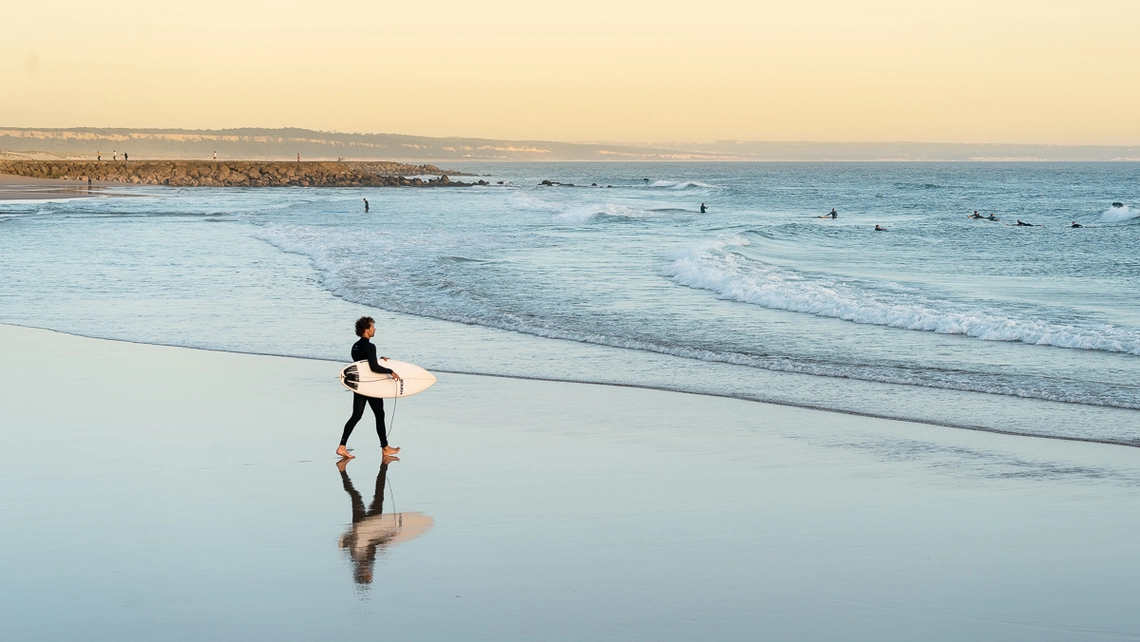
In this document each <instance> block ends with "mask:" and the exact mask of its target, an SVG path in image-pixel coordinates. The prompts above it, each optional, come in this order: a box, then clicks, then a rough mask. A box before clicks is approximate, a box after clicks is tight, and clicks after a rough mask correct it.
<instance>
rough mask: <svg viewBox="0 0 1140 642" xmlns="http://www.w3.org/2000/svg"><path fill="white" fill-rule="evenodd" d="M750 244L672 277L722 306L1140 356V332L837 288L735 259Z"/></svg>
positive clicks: (702, 258) (679, 261) (839, 284)
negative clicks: (726, 303) (726, 302)
mask: <svg viewBox="0 0 1140 642" xmlns="http://www.w3.org/2000/svg"><path fill="white" fill-rule="evenodd" d="M746 245H748V240H747V239H745V238H743V237H740V236H733V237H729V238H727V239H722V240H719V241H713V242H708V243H703V244H700V245H698V246H696V247H694V248H692V249H690V250H688V251H685V252H682V253H681V254H680V255H677V256H675V257H674V260H673V261H672V263H670V264H669V265H668V266H667V267H666V269H665V275H666V276H668V277H671V278H672V279H673V280H674V281H675V282H676V283H678V284H680V285H684V286H687V287H691V288H696V289H702V290H709V291H711V292H714V293H715V294H716V295H717V296H718V297H719V298H721V299H727V300H732V301H740V302H742V303H749V304H753V305H759V306H762V307H765V308H770V309H774V310H788V311H791V312H802V313H806V314H814V315H816V316H821V317H831V318H835V319H842V320H844V321H851V322H854V323H862V324H869V325H879V326H887V327H892V328H900V329H905V330H920V331H926V332H936V333H941V334H961V335H965V336H968V337H974V338H977V339H982V340H985V341H1019V342H1021V343H1026V344H1030V345H1041V346H1054V347H1058V348H1073V349H1081V350H1100V351H1104V352H1117V353H1126V354H1133V355H1140V328H1118V327H1115V326H1111V325H1107V324H1093V323H1090V324H1082V325H1066V324H1058V323H1050V322H1046V321H1039V320H1034V319H1026V318H1019V317H1017V316H1015V315H1011V314H1006V313H1003V312H1002V311H1000V310H995V309H989V308H984V307H980V306H975V305H969V304H961V303H955V302H952V301H948V300H940V299H934V298H931V297H929V296H927V295H924V294H922V293H920V292H918V291H917V290H914V289H912V288H907V287H905V286H900V285H898V284H894V283H885V282H870V281H859V280H854V279H853V280H844V281H840V280H836V279H835V278H834V277H826V276H810V275H805V274H801V273H798V272H795V271H792V270H787V269H783V268H779V267H776V266H772V265H768V264H765V263H763V262H760V261H756V260H753V259H750V258H748V257H745V256H743V255H742V254H741V253H740V252H738V251H734V249H735V248H741V247H744V246H746Z"/></svg>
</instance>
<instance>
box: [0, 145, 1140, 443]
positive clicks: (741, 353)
mask: <svg viewBox="0 0 1140 642" xmlns="http://www.w3.org/2000/svg"><path fill="white" fill-rule="evenodd" d="M453 167H454V168H455V169H457V170H460V171H465V172H469V173H472V174H476V175H479V176H480V177H481V178H483V179H484V180H487V181H489V182H490V183H491V185H490V186H489V187H472V188H433V189H412V188H360V189H356V188H331V189H319V188H281V189H277V188H250V189H245V188H217V189H215V188H162V187H121V188H113V189H112V190H111V191H112V192H116V193H119V194H122V195H123V196H122V197H120V198H90V199H73V200H61V201H53V202H29V201H24V202H19V201H9V202H0V274H2V275H3V277H2V278H0V323H9V324H15V325H23V326H31V327H40V328H49V329H53V330H59V331H63V332H69V333H75V334H80V335H85V336H94V337H103V338H110V339H119V340H125V341H136V342H145V343H156V344H164V345H177V346H186V347H193V348H203V349H211V350H231V351H239V352H250V353H261V354H278V355H288V356H297V357H309V358H319V359H330V360H337V361H347V360H348V348H349V346H350V345H351V343H352V342H353V341H354V340H355V336H354V335H353V333H352V326H353V321H354V320H355V318H356V316H359V315H360V314H371V315H372V316H375V317H376V318H377V321H378V335H377V338H376V341H377V343H378V345H379V346H380V349H381V352H382V353H385V354H386V355H388V356H392V357H396V358H400V359H403V360H406V361H414V362H417V363H419V364H421V365H423V366H425V367H427V368H429V369H432V370H438V371H440V372H441V373H447V372H466V373H479V374H488V375H498V376H505V377H524V378H538V379H552V380H565V381H580V382H591V383H600V384H614V385H626V386H644V387H651V388H661V389H668V390H676V391H681V392H688V393H694V394H710V395H721V396H730V397H737V398H743V399H750V400H756V401H766V402H772V403H779V404H788V405H795V406H805V407H812V408H821V409H827V410H834V411H838V412H845V413H856V414H863V415H871V416H877V417H884V418H894V419H905V420H911V421H920V422H926V423H931V424H937V425H941V426H946V427H947V429H954V428H967V429H979V430H989V431H997V432H1006V433H1012V434H1019V435H1027V436H1039V437H1053V438H1063V439H1079V440H1089V441H1101V442H1106V443H1120V444H1130V445H1140V383H1138V382H1137V380H1136V379H1137V373H1138V366H1140V310H1138V309H1137V306H1136V302H1137V301H1138V300H1140V205H1138V203H1140V180H1138V179H1140V165H1138V164H1130V163H1083V164H1082V163H945V164H943V163H623V162H613V163H455V164H454V165H453ZM453 178H455V177H453ZM544 180H546V181H551V182H552V183H555V184H552V185H542V184H541V182H542V181H544ZM500 182H501V183H500ZM363 198H367V199H368V200H369V202H370V204H371V212H370V213H368V214H365V213H364V211H363V209H364V208H363V202H362V199H363ZM1114 202H1119V203H1122V206H1120V207H1115V206H1113V203H1114ZM702 203H704V204H706V205H707V208H708V209H707V212H706V213H704V214H702V213H701V212H700V206H701V204H702ZM832 208H836V210H837V212H838V217H837V218H835V219H831V218H820V217H821V216H823V215H825V214H826V213H827V212H829V211H830V210H831V209H832ZM975 210H977V211H979V212H981V213H982V214H983V215H987V216H988V215H989V214H990V213H994V214H995V216H996V217H998V218H1000V220H999V221H990V220H974V219H969V218H967V215H968V214H970V213H972V212H974V211H975ZM1018 219H1020V220H1022V221H1023V222H1026V223H1031V224H1032V225H1033V226H1017V225H1016V222H1017V221H1018ZM1074 221H1075V222H1077V223H1078V224H1080V225H1081V226H1082V227H1080V228H1073V227H1071V223H1072V222H1074ZM876 225H880V226H882V227H884V228H886V231H883V232H876V231H874V228H875V226H876ZM334 375H335V372H330V384H329V385H330V386H334V385H337V384H336V381H335V379H334ZM266 376H267V377H272V376H273V373H267V374H266ZM682 399H683V398H682ZM535 403H541V400H535ZM757 412H758V413H759V412H760V410H759V407H758V410H757ZM335 419H336V418H333V419H331V420H330V421H333V422H334V423H335ZM708 421H709V422H710V423H715V422H716V421H717V418H716V417H708ZM700 429H701V426H694V427H693V431H694V439H699V433H700Z"/></svg>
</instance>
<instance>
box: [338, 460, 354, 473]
mask: <svg viewBox="0 0 1140 642" xmlns="http://www.w3.org/2000/svg"><path fill="white" fill-rule="evenodd" d="M350 461H352V458H351V457H341V458H340V461H338V462H337V463H336V469H337V470H339V471H340V472H342V473H343V472H344V470H345V469H346V468H348V462H350Z"/></svg>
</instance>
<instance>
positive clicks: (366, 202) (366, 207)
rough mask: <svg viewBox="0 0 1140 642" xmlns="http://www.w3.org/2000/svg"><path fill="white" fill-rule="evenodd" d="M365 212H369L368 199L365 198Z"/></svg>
mask: <svg viewBox="0 0 1140 642" xmlns="http://www.w3.org/2000/svg"><path fill="white" fill-rule="evenodd" d="M364 213H365V214H367V213H368V199H364Z"/></svg>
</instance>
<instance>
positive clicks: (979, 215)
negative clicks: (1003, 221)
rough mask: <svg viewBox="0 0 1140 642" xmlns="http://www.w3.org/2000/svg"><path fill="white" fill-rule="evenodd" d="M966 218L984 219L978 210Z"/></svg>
mask: <svg viewBox="0 0 1140 642" xmlns="http://www.w3.org/2000/svg"><path fill="white" fill-rule="evenodd" d="M966 218H982V215H981V214H978V210H974V213H973V214H972V215H970V216H967V217H966Z"/></svg>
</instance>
